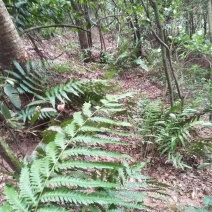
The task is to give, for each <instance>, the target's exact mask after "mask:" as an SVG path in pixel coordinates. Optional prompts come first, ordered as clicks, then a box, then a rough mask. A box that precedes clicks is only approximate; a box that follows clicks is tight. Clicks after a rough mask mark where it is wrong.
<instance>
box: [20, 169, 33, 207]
mask: <svg viewBox="0 0 212 212" xmlns="http://www.w3.org/2000/svg"><path fill="white" fill-rule="evenodd" d="M20 196H21V197H22V198H25V201H26V202H28V203H30V204H32V205H33V206H34V205H35V204H36V195H35V193H34V191H33V188H32V186H31V182H30V172H29V168H28V167H27V166H25V167H23V168H22V170H21V175H20Z"/></svg>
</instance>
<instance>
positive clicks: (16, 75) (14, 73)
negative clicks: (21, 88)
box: [4, 70, 22, 80]
mask: <svg viewBox="0 0 212 212" xmlns="http://www.w3.org/2000/svg"><path fill="white" fill-rule="evenodd" d="M4 72H6V73H7V74H8V75H9V76H11V77H14V78H15V80H21V79H22V77H21V76H20V75H19V74H17V73H16V72H14V71H10V70H4Z"/></svg>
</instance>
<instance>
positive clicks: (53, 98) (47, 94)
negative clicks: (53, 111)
mask: <svg viewBox="0 0 212 212" xmlns="http://www.w3.org/2000/svg"><path fill="white" fill-rule="evenodd" d="M45 95H46V97H47V99H48V100H49V101H50V103H51V104H52V107H53V108H55V96H54V95H52V94H51V93H50V92H49V91H46V92H45Z"/></svg>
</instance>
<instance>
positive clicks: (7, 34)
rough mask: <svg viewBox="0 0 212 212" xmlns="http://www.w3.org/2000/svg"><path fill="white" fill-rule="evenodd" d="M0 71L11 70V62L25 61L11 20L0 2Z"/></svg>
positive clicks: (21, 45) (0, 0)
mask: <svg viewBox="0 0 212 212" xmlns="http://www.w3.org/2000/svg"><path fill="white" fill-rule="evenodd" d="M0 28H1V30H0V70H4V69H8V68H11V65H12V61H13V60H17V61H18V62H24V61H25V59H26V58H25V50H24V46H23V44H22V42H21V39H20V37H19V35H18V32H17V30H16V28H15V25H14V24H13V22H12V19H11V17H10V15H9V13H8V11H7V9H6V7H5V5H4V2H3V1H2V0H0Z"/></svg>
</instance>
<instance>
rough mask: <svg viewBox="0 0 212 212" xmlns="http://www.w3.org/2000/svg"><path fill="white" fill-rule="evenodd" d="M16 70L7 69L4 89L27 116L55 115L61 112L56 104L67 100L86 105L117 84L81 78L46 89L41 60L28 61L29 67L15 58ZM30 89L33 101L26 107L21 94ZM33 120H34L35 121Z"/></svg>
mask: <svg viewBox="0 0 212 212" xmlns="http://www.w3.org/2000/svg"><path fill="white" fill-rule="evenodd" d="M14 66H15V68H16V72H14V71H10V70H5V71H4V73H5V75H6V76H2V77H1V80H2V81H3V83H2V84H1V86H2V87H3V88H4V93H5V94H6V95H7V96H8V98H9V100H10V101H11V103H12V104H13V105H14V106H15V108H16V109H19V111H17V112H16V117H17V118H18V119H22V120H23V121H24V122H26V121H27V120H31V119H34V121H35V120H36V117H37V118H38V119H45V118H51V117H54V116H56V115H57V114H58V112H57V110H56V109H55V108H56V105H57V104H58V103H60V102H63V101H65V102H66V103H67V105H69V104H71V105H72V106H82V104H83V102H85V101H91V102H92V103H96V104H97V103H98V102H99V101H100V99H101V98H102V97H104V95H105V94H106V91H107V92H108V91H109V90H113V89H114V86H112V85H110V84H109V83H108V82H107V81H104V80H92V81H90V80H79V81H67V82H66V83H61V84H59V85H56V86H54V87H51V88H48V89H44V87H45V86H46V85H45V84H43V82H42V79H43V77H44V76H43V74H44V71H43V70H44V67H42V65H41V63H38V64H36V63H35V62H33V61H32V62H27V63H26V65H25V67H24V68H22V66H21V65H20V64H19V63H17V62H16V61H15V62H14ZM24 93H28V94H30V95H32V96H33V101H32V102H30V103H28V104H27V106H26V107H25V108H23V109H22V108H21V98H20V94H24ZM34 121H33V122H34Z"/></svg>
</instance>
